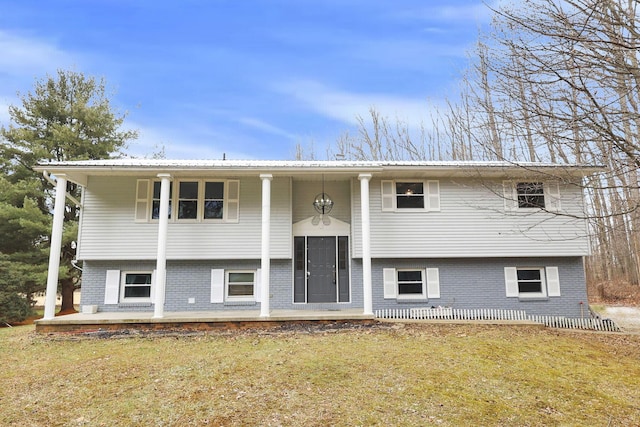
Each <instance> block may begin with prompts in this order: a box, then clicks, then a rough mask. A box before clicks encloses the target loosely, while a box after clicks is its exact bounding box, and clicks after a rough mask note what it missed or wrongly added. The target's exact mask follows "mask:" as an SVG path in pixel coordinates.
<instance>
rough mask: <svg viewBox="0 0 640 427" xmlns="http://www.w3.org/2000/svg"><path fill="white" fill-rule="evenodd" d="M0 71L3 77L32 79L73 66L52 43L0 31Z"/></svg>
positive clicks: (66, 56) (72, 60)
mask: <svg viewBox="0 0 640 427" xmlns="http://www.w3.org/2000/svg"><path fill="white" fill-rule="evenodd" d="M0 52H2V54H1V55H0V69H2V71H3V73H4V74H5V75H7V74H8V75H11V76H17V77H29V78H33V77H34V76H35V75H40V74H44V73H47V72H53V71H55V70H56V69H57V68H62V67H69V66H72V65H73V64H75V59H74V57H73V55H71V54H69V53H68V52H65V51H64V50H62V49H60V48H59V47H58V46H56V45H55V44H54V43H51V42H48V41H45V40H40V39H37V38H35V37H26V36H23V35H19V34H15V33H10V32H7V31H3V30H0Z"/></svg>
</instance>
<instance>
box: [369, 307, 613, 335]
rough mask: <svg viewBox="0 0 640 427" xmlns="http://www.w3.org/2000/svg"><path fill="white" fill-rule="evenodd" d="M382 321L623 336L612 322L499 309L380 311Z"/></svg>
mask: <svg viewBox="0 0 640 427" xmlns="http://www.w3.org/2000/svg"><path fill="white" fill-rule="evenodd" d="M375 316H376V318H378V319H400V320H402V319H405V320H501V321H530V322H535V323H541V324H543V325H545V326H547V327H551V328H563V329H584V330H592V331H607V332H619V331H620V328H618V326H617V325H616V324H615V323H614V322H613V320H610V319H600V318H591V317H588V318H569V317H561V316H530V315H527V313H526V311H524V310H498V309H477V310H466V309H454V308H442V307H437V308H428V307H425V308H408V309H384V310H376V311H375Z"/></svg>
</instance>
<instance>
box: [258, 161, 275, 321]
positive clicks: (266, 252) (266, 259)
mask: <svg viewBox="0 0 640 427" xmlns="http://www.w3.org/2000/svg"><path fill="white" fill-rule="evenodd" d="M260 179H261V180H262V250H261V261H260V268H261V269H262V272H261V276H260V279H261V286H262V289H261V298H260V317H269V295H270V290H269V276H270V274H271V272H270V267H271V249H270V244H271V180H272V179H273V175H271V174H261V175H260Z"/></svg>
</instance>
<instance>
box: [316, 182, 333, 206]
mask: <svg viewBox="0 0 640 427" xmlns="http://www.w3.org/2000/svg"><path fill="white" fill-rule="evenodd" d="M313 207H314V208H315V209H316V211H317V212H318V213H319V214H320V215H324V214H328V213H329V212H331V209H332V208H333V200H331V196H329V195H328V194H327V193H325V192H324V175H322V193H319V194H316V197H315V200H314V201H313Z"/></svg>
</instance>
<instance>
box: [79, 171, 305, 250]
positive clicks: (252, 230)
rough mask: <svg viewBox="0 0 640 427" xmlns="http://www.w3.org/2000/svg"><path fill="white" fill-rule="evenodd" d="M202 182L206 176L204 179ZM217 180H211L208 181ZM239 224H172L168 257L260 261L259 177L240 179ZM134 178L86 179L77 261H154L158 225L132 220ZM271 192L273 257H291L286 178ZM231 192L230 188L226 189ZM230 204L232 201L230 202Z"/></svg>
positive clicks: (260, 194)
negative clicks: (87, 180)
mask: <svg viewBox="0 0 640 427" xmlns="http://www.w3.org/2000/svg"><path fill="white" fill-rule="evenodd" d="M203 179H204V178H203ZM209 180H211V181H215V178H211V179H209ZM238 182H239V191H237V192H235V194H236V195H237V197H239V199H238V200H237V201H236V204H237V205H239V213H238V221H236V222H219V221H203V222H180V221H170V222H169V229H168V244H167V258H168V259H170V260H171V259H248V258H249V259H259V258H260V238H261V227H262V200H261V199H262V193H261V182H260V178H259V177H258V176H255V177H247V178H242V179H241V180H239V181H238ZM137 184H138V182H137V179H136V178H134V177H102V176H100V177H90V179H89V182H88V185H87V187H86V189H85V197H84V204H83V215H82V224H81V227H82V235H81V239H82V240H81V242H80V244H79V245H78V247H79V248H80V250H79V251H78V259H81V260H82V259H94V260H110V259H111V260H121V259H132V260H136V259H138V260H140V259H148V260H154V259H155V258H156V255H157V244H158V223H157V221H150V222H138V221H136V220H135V217H136V215H135V210H136V199H137ZM271 186H272V192H271V255H272V258H276V259H278V258H290V257H291V245H292V237H291V227H292V221H291V191H290V180H289V179H288V178H275V179H274V180H273V181H272V183H271ZM230 193H231V194H233V193H234V191H233V189H232V190H231V191H230ZM311 197H313V196H311ZM229 201H230V202H233V199H229Z"/></svg>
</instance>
